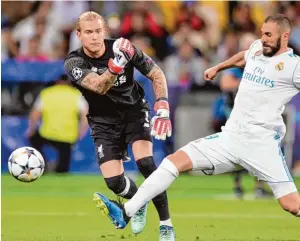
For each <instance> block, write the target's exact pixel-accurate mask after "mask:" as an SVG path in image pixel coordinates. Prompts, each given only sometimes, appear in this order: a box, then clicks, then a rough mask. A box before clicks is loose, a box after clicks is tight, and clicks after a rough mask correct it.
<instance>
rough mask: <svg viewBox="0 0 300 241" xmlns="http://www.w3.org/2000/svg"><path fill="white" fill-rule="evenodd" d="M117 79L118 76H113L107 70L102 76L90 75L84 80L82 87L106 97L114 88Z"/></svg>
mask: <svg viewBox="0 0 300 241" xmlns="http://www.w3.org/2000/svg"><path fill="white" fill-rule="evenodd" d="M116 79H117V75H115V74H112V73H111V72H110V71H109V70H106V71H105V72H104V73H103V74H102V75H98V74H96V73H89V74H88V75H87V76H86V77H85V78H84V79H83V80H82V82H81V86H82V87H84V88H86V89H88V90H91V91H94V92H96V93H98V94H100V95H105V94H106V93H107V91H109V89H110V88H111V87H112V86H113V84H114V82H115V80H116Z"/></svg>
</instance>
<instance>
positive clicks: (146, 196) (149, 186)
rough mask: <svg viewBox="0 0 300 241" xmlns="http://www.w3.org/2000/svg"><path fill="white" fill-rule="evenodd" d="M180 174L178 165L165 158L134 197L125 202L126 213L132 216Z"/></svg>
mask: <svg viewBox="0 0 300 241" xmlns="http://www.w3.org/2000/svg"><path fill="white" fill-rule="evenodd" d="M178 175H179V172H178V170H177V168H176V166H175V165H174V164H173V163H172V162H171V161H170V160H168V159H166V158H165V159H164V160H163V162H162V163H161V164H160V166H159V167H158V169H157V170H156V171H155V172H153V173H152V174H151V175H150V176H149V177H148V178H147V179H146V180H145V181H144V182H143V184H142V185H141V186H140V188H139V189H138V191H137V193H136V194H135V195H134V196H133V197H132V199H131V200H130V201H128V202H127V203H125V205H124V207H125V211H126V214H127V215H128V216H129V217H132V215H134V214H135V213H136V212H137V211H138V210H139V209H140V208H141V207H142V206H143V205H145V203H147V202H149V201H150V200H151V199H153V198H154V197H156V196H157V195H159V194H161V193H162V192H164V191H165V190H166V189H167V188H168V187H169V186H170V185H171V184H172V183H173V182H174V181H175V179H176V178H177V177H178ZM161 180H163V182H162V181H161Z"/></svg>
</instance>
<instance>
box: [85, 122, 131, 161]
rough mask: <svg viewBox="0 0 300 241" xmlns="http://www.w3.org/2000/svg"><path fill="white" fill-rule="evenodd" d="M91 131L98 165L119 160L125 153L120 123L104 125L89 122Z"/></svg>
mask: <svg viewBox="0 0 300 241" xmlns="http://www.w3.org/2000/svg"><path fill="white" fill-rule="evenodd" d="M89 125H90V127H91V129H92V134H91V136H92V138H93V140H94V146H95V152H96V158H97V160H98V163H99V165H102V164H104V163H106V162H108V161H111V160H121V159H122V157H123V154H124V153H125V151H126V144H125V139H124V137H123V136H122V125H121V124H120V123H116V124H115V123H113V124H111V123H104V121H102V122H100V121H99V120H89Z"/></svg>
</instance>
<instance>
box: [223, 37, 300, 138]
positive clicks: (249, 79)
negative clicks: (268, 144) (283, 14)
mask: <svg viewBox="0 0 300 241" xmlns="http://www.w3.org/2000/svg"><path fill="white" fill-rule="evenodd" d="M245 60H246V66H245V69H244V73H243V77H242V80H241V83H240V86H239V89H238V93H237V95H236V98H235V102H234V108H233V110H232V112H231V115H230V118H229V120H228V121H227V123H226V125H225V128H224V130H228V131H233V130H236V129H239V128H241V127H243V126H244V127H245V126H249V125H259V126H262V127H264V128H265V129H268V130H273V131H276V132H278V133H279V134H280V136H281V138H283V136H284V134H285V129H286V128H285V124H284V122H283V119H282V116H281V114H282V112H283V111H284V106H285V104H286V103H288V102H289V101H290V100H291V99H292V98H293V97H294V96H295V95H296V94H297V93H299V91H300V57H299V56H297V55H295V54H293V50H292V49H289V50H288V51H287V52H285V53H282V54H280V55H276V56H273V57H265V56H264V55H263V54H262V43H261V40H260V39H259V40H256V41H254V42H253V43H252V45H251V46H250V48H249V49H248V50H247V51H246V53H245Z"/></svg>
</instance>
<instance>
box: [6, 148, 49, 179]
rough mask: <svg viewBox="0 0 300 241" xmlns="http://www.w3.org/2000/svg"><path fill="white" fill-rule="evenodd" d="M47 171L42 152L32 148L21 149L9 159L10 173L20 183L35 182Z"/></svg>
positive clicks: (14, 152)
mask: <svg viewBox="0 0 300 241" xmlns="http://www.w3.org/2000/svg"><path fill="white" fill-rule="evenodd" d="M44 170H45V161H44V158H43V156H42V155H41V153H40V152H38V151H37V150H36V149H34V148H32V147H27V146H25V147H20V148H18V149H16V150H15V151H13V152H12V153H11V155H10V157H9V158H8V171H9V173H10V174H11V175H12V176H13V177H14V178H16V179H17V180H19V181H22V182H33V181H35V180H37V179H38V178H39V177H40V176H41V175H42V174H43V172H44Z"/></svg>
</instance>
